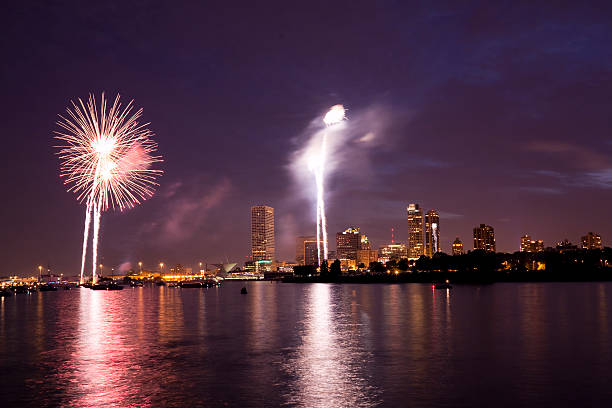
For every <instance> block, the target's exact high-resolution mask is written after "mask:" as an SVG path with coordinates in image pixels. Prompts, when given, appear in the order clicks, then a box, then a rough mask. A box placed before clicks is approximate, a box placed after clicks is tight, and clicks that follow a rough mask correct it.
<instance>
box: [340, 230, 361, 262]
mask: <svg viewBox="0 0 612 408" xmlns="http://www.w3.org/2000/svg"><path fill="white" fill-rule="evenodd" d="M360 248H361V234H359V228H353V227H349V228H347V229H346V230H344V231H343V232H338V233H337V234H336V257H337V258H338V259H357V250H359V249H360Z"/></svg>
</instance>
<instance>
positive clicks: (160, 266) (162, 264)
mask: <svg viewBox="0 0 612 408" xmlns="http://www.w3.org/2000/svg"><path fill="white" fill-rule="evenodd" d="M163 274H164V263H163V262H160V263H159V277H160V278H161V277H162V275H163Z"/></svg>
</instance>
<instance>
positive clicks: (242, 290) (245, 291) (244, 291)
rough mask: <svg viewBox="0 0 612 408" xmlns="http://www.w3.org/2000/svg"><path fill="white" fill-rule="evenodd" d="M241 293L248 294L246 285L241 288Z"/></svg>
mask: <svg viewBox="0 0 612 408" xmlns="http://www.w3.org/2000/svg"><path fill="white" fill-rule="evenodd" d="M240 293H241V294H243V295H246V294H247V293H248V292H247V290H246V287H244V288H242V289H240Z"/></svg>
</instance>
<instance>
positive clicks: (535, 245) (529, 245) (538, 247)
mask: <svg viewBox="0 0 612 408" xmlns="http://www.w3.org/2000/svg"><path fill="white" fill-rule="evenodd" d="M521 252H544V241H542V240H541V239H539V240H533V239H531V237H530V236H529V235H523V236H522V237H521Z"/></svg>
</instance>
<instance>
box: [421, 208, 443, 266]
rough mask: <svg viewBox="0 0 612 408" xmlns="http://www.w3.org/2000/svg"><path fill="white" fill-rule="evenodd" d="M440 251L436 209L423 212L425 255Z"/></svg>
mask: <svg viewBox="0 0 612 408" xmlns="http://www.w3.org/2000/svg"><path fill="white" fill-rule="evenodd" d="M438 252H440V215H439V214H438V212H437V211H436V210H429V211H427V214H425V255H427V256H428V257H430V258H431V257H432V256H434V255H435V254H436V253H438Z"/></svg>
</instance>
